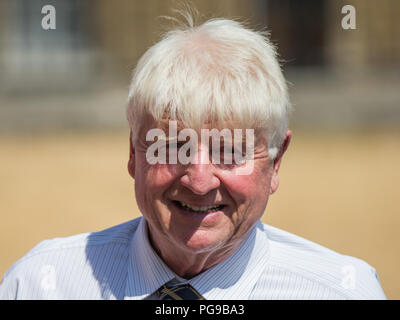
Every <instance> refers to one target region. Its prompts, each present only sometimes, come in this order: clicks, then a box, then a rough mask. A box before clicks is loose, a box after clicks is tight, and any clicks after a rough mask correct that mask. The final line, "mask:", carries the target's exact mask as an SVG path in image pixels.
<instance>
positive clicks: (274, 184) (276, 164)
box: [269, 130, 292, 194]
mask: <svg viewBox="0 0 400 320" xmlns="http://www.w3.org/2000/svg"><path fill="white" fill-rule="evenodd" d="M291 138H292V132H291V131H290V130H288V131H287V132H286V137H285V140H284V141H283V143H282V146H281V148H280V150H279V152H278V156H277V157H276V159H275V160H274V164H273V166H274V168H273V170H274V172H273V176H272V179H271V185H270V190H269V193H270V194H273V193H274V192H275V191H276V190H277V189H278V187H279V177H278V171H279V167H280V165H281V161H282V157H283V154H284V153H285V151H286V150H287V148H288V147H289V144H290V140H291Z"/></svg>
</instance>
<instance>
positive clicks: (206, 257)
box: [148, 230, 242, 279]
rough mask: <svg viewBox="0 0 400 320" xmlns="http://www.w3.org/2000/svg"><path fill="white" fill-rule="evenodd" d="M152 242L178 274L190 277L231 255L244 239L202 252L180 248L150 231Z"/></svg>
mask: <svg viewBox="0 0 400 320" xmlns="http://www.w3.org/2000/svg"><path fill="white" fill-rule="evenodd" d="M148 235H149V240H150V243H151V245H152V247H153V249H154V250H155V251H156V252H157V254H158V255H159V256H160V258H161V259H162V260H163V261H164V263H165V264H166V265H167V266H168V267H169V268H170V269H171V270H172V271H173V272H175V273H176V274H177V275H178V276H180V277H182V278H185V279H190V278H193V277H195V276H196V275H198V274H200V273H202V272H203V271H205V270H207V269H209V268H211V267H212V266H214V265H216V264H218V263H219V262H221V261H223V260H224V259H226V258H227V257H228V256H229V255H231V254H232V253H233V252H234V251H235V249H236V248H237V247H238V246H239V245H240V244H241V242H242V241H239V240H236V241H233V242H230V243H229V244H228V245H224V246H220V247H219V248H217V249H216V248H213V249H210V250H202V251H201V252H196V251H192V250H189V249H186V248H179V247H178V246H177V245H176V244H173V243H171V242H170V241H168V240H166V239H160V240H159V241H157V238H155V237H153V236H152V235H151V232H150V230H149V232H148Z"/></svg>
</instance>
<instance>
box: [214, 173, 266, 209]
mask: <svg viewBox="0 0 400 320" xmlns="http://www.w3.org/2000/svg"><path fill="white" fill-rule="evenodd" d="M271 177H272V175H271V173H270V172H269V170H260V169H258V168H255V169H254V171H253V173H252V174H250V175H232V174H223V175H221V180H222V182H223V184H224V185H225V187H226V189H227V191H228V192H229V193H230V194H231V196H232V198H233V199H234V200H235V202H236V204H237V205H238V206H241V205H245V206H247V205H250V204H251V205H255V206H257V207H260V206H264V205H265V204H266V202H267V200H268V195H269V188H270V184H271Z"/></svg>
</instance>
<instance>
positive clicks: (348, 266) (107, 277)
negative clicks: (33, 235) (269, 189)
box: [0, 217, 386, 300]
mask: <svg viewBox="0 0 400 320" xmlns="http://www.w3.org/2000/svg"><path fill="white" fill-rule="evenodd" d="M173 279H175V280H177V281H181V282H182V281H183V282H188V283H190V284H191V285H192V286H193V287H194V288H195V289H196V290H197V291H198V292H199V293H200V294H201V295H202V296H203V297H204V298H205V299H208V300H213V299H237V300H247V299H323V300H325V299H386V297H385V294H384V293H383V291H382V288H381V286H380V284H379V280H378V277H377V274H376V271H375V269H374V268H372V267H371V266H370V265H368V264H367V263H366V262H364V261H362V260H360V259H357V258H354V257H350V256H345V255H341V254H339V253H336V252H334V251H332V250H329V249H327V248H324V247H322V246H320V245H318V244H315V243H313V242H311V241H308V240H305V239H303V238H301V237H298V236H296V235H293V234H291V233H288V232H285V231H283V230H280V229H277V228H274V227H271V226H269V225H265V224H262V223H261V222H258V223H257V224H256V226H255V227H254V228H253V229H252V230H251V232H250V233H249V235H248V236H247V238H246V239H245V240H244V241H243V243H242V244H241V245H240V246H239V247H238V248H237V249H236V250H235V252H233V253H232V254H231V255H230V256H229V257H227V258H226V259H225V260H223V261H222V262H220V263H219V264H217V265H215V266H213V267H212V268H210V269H208V270H206V271H204V272H202V273H200V274H199V275H197V276H195V277H194V278H191V279H189V280H185V279H182V278H180V277H178V276H177V275H176V274H175V273H174V272H173V271H172V270H171V269H170V268H169V267H168V266H167V265H166V264H165V263H164V262H163V261H162V260H161V259H160V257H159V256H158V255H157V254H156V252H155V251H154V250H153V248H152V247H151V245H150V243H149V239H148V236H147V224H146V222H145V219H144V218H142V217H140V218H137V219H135V220H132V221H128V222H126V223H123V224H121V225H118V226H115V227H112V228H109V229H106V230H104V231H100V232H94V233H85V234H80V235H75V236H71V237H65V238H56V239H52V240H46V241H43V242H41V243H39V244H38V245H37V246H36V247H34V248H33V249H32V250H31V251H29V252H28V253H27V254H26V255H25V256H24V257H22V258H21V259H20V260H18V261H17V262H16V263H14V265H13V266H12V267H11V268H10V269H9V270H8V271H7V273H6V274H5V275H4V277H3V281H2V283H1V285H0V299H152V298H156V295H155V294H154V292H155V291H156V290H157V289H158V288H159V287H161V286H162V285H163V284H165V283H166V282H168V281H170V280H173Z"/></svg>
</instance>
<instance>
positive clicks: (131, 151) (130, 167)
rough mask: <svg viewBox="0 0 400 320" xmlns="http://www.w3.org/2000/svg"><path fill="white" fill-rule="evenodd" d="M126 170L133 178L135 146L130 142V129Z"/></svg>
mask: <svg viewBox="0 0 400 320" xmlns="http://www.w3.org/2000/svg"><path fill="white" fill-rule="evenodd" d="M128 172H129V174H130V175H131V177H132V178H133V179H135V148H134V147H133V144H132V130H131V132H130V134H129V160H128Z"/></svg>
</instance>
